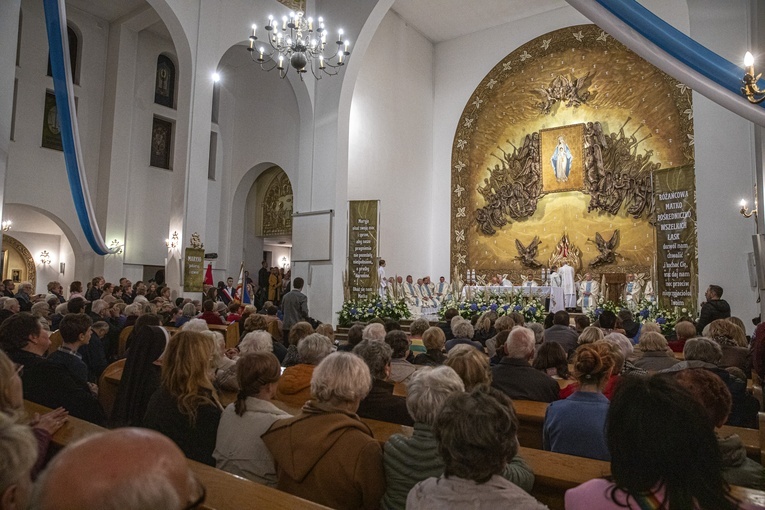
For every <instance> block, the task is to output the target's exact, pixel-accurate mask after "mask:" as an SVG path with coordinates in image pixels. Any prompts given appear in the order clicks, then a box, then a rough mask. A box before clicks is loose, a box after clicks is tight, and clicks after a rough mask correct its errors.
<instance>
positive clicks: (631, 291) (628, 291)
mask: <svg viewBox="0 0 765 510" xmlns="http://www.w3.org/2000/svg"><path fill="white" fill-rule="evenodd" d="M624 301H626V302H627V307H628V308H629V309H630V310H634V308H635V307H636V306H637V304H638V302H639V301H640V282H638V281H637V280H635V275H634V274H628V275H627V284H626V285H625V286H624Z"/></svg>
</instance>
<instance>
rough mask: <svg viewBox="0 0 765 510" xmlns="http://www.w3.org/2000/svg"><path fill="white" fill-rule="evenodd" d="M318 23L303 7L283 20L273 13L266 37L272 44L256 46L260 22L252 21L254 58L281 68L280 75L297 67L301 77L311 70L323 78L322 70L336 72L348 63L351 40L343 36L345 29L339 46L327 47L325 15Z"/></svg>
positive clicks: (263, 65)
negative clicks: (279, 19) (304, 12)
mask: <svg viewBox="0 0 765 510" xmlns="http://www.w3.org/2000/svg"><path fill="white" fill-rule="evenodd" d="M315 25H316V26H315V27H314V21H313V18H305V17H304V14H303V13H302V12H301V11H298V12H297V13H295V12H290V15H289V17H287V16H284V17H282V22H281V23H279V21H278V20H275V19H274V17H273V16H269V17H268V24H267V25H266V27H265V29H266V37H267V39H268V44H269V45H270V48H268V49H266V47H265V45H263V44H261V45H259V46H258V47H256V46H255V41H257V40H258V37H257V35H256V33H257V26H256V25H252V34H250V46H249V47H248V48H247V51H249V52H250V58H251V59H252V60H253V62H256V63H258V64H259V65H260V68H261V69H263V70H265V71H272V70H274V69H278V70H279V76H280V77H281V78H284V77H285V76H287V73H288V72H289V70H290V67H292V68H294V69H295V72H297V73H298V76H300V79H301V80H302V79H303V74H305V73H307V72H308V70H309V69H310V70H311V74H313V76H314V77H315V78H316V79H317V80H320V79H321V77H322V74H327V75H330V76H334V75H336V74H337V73H338V71H339V69H338V68H340V67H342V66H344V65H345V62H346V61H347V60H348V56H349V55H350V54H351V53H350V52H349V51H348V46H349V45H350V43H349V42H348V40H347V39H346V40H343V29H342V28H341V29H340V30H338V31H337V41H336V42H335V44H336V45H337V49H336V50H335V49H334V48H333V45H332V44H330V46H329V48H327V32H328V30H327V28H326V27H325V26H324V19H322V18H319V19H318V20H317V21H316V24H315Z"/></svg>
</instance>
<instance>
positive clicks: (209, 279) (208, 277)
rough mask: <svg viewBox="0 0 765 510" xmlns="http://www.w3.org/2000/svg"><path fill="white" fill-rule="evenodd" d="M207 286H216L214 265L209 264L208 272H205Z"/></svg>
mask: <svg viewBox="0 0 765 510" xmlns="http://www.w3.org/2000/svg"><path fill="white" fill-rule="evenodd" d="M204 284H205V285H215V284H214V283H213V277H212V263H210V264H207V271H206V272H205V281H204Z"/></svg>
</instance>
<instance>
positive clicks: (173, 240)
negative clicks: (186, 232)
mask: <svg viewBox="0 0 765 510" xmlns="http://www.w3.org/2000/svg"><path fill="white" fill-rule="evenodd" d="M165 246H167V247H168V248H170V249H172V250H174V249H175V248H177V247H178V232H177V231H174V232H173V235H172V236H170V239H165Z"/></svg>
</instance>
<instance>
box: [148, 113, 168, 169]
mask: <svg viewBox="0 0 765 510" xmlns="http://www.w3.org/2000/svg"><path fill="white" fill-rule="evenodd" d="M172 146H173V123H172V122H170V121H169V120H164V119H161V118H159V117H154V123H153V124H152V127H151V160H150V162H149V164H150V165H151V166H153V167H157V168H164V169H166V170H170V169H171V157H170V156H171V153H172Z"/></svg>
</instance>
